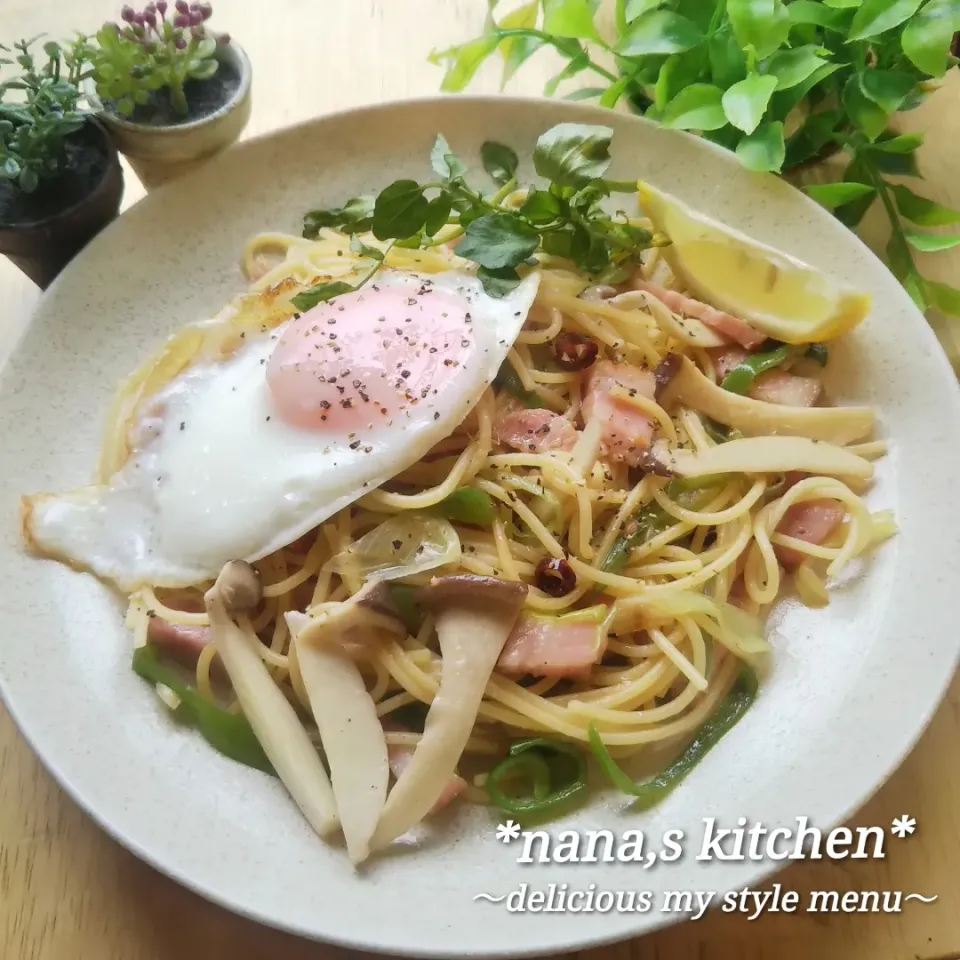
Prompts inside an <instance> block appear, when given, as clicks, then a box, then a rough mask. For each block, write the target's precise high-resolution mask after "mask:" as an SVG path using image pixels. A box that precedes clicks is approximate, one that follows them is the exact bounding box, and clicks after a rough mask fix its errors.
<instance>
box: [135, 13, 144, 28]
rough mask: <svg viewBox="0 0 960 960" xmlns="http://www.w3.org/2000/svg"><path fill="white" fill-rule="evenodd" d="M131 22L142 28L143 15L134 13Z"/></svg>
mask: <svg viewBox="0 0 960 960" xmlns="http://www.w3.org/2000/svg"><path fill="white" fill-rule="evenodd" d="M133 22H134V23H135V24H136V25H137V26H138V27H142V26H143V14H142V13H135V14H134V15H133Z"/></svg>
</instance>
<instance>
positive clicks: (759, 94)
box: [431, 0, 960, 316]
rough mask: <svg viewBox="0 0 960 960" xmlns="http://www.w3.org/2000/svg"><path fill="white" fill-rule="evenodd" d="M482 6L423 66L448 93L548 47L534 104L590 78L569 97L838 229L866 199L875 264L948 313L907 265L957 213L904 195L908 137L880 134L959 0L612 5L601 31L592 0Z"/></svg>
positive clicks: (957, 11) (912, 190)
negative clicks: (880, 229) (712, 161)
mask: <svg viewBox="0 0 960 960" xmlns="http://www.w3.org/2000/svg"><path fill="white" fill-rule="evenodd" d="M496 7H497V0H492V2H491V4H490V15H489V16H488V18H487V24H486V27H485V30H484V33H483V35H482V36H481V37H478V38H476V39H474V40H470V41H468V42H467V43H464V44H461V45H459V46H457V47H453V48H451V49H449V50H444V51H440V52H437V53H434V54H433V55H432V56H431V59H432V60H433V62H435V63H441V62H443V63H445V64H446V67H447V71H446V75H445V76H444V79H443V83H442V89H443V90H446V91H456V90H462V89H463V88H464V87H466V86H467V85H468V84H469V82H470V80H471V79H472V78H473V76H474V74H475V73H476V71H477V69H478V68H479V67H480V65H481V64H482V63H483V61H484V60H486V59H487V58H488V57H490V56H492V55H494V54H496V53H498V52H499V54H500V55H501V56H502V58H503V71H504V80H506V79H508V78H509V77H510V76H511V75H512V74H513V73H514V72H515V71H516V70H517V69H518V68H519V67H520V66H521V65H522V64H523V63H524V61H525V60H527V59H528V58H529V57H530V56H531V55H533V54H534V53H536V52H537V51H538V50H539V49H541V48H544V47H552V48H553V49H554V50H555V51H557V52H558V53H559V54H560V55H561V56H562V57H564V58H565V59H566V61H567V62H566V65H565V66H564V68H563V69H562V70H561V71H560V73H559V74H558V75H557V76H556V77H554V78H553V79H552V80H551V81H550V82H549V83H548V84H547V87H546V89H545V91H544V92H545V93H546V94H547V95H549V96H552V95H553V94H554V93H555V92H556V91H557V89H558V87H559V86H560V84H562V83H563V82H564V81H566V80H569V79H570V78H573V77H577V76H580V75H583V76H588V75H589V77H590V85H589V86H582V87H580V88H578V89H575V90H573V91H572V92H571V93H569V94H568V96H569V97H570V98H571V99H577V100H584V99H594V100H597V101H598V102H599V103H600V105H601V106H605V107H613V106H615V105H616V104H617V103H618V102H620V101H625V102H626V103H628V104H629V105H630V108H631V109H633V110H635V111H637V112H639V113H642V114H643V115H644V116H646V117H648V118H649V119H651V120H654V121H656V122H658V123H660V124H662V125H663V126H666V127H672V128H674V129H679V130H689V131H691V132H694V133H698V134H700V135H701V136H703V137H705V138H707V139H709V140H712V141H714V142H715V143H719V144H721V145H722V146H724V147H726V148H728V149H730V150H733V151H735V152H736V154H737V157H738V158H739V159H740V162H741V163H742V164H743V165H744V166H746V167H747V168H749V169H751V170H758V171H771V172H774V173H779V174H782V175H783V176H785V177H786V178H787V179H789V180H791V181H792V182H793V183H795V184H796V185H800V186H803V188H804V189H805V190H806V192H807V193H809V194H810V196H812V197H813V198H814V199H816V200H817V201H819V202H820V203H821V204H823V205H824V206H826V207H827V208H829V209H830V210H832V211H833V212H834V213H835V214H836V216H837V217H838V218H839V219H840V220H842V221H843V223H845V224H846V225H847V226H849V227H851V228H855V227H856V226H857V225H858V224H859V223H860V221H861V220H862V219H863V217H864V215H865V214H866V212H867V209H868V208H869V207H871V206H872V205H873V204H874V203H875V202H876V203H879V204H880V206H881V207H882V209H883V211H884V215H885V216H886V217H887V218H888V219H889V222H890V231H891V232H890V240H889V243H888V244H887V246H886V250H885V251H884V253H885V255H886V260H887V263H888V265H889V267H890V269H891V270H892V271H893V273H894V274H895V275H896V276H897V278H898V279H899V280H900V281H901V282H902V283H903V285H904V287H905V288H906V289H907V291H908V292H909V293H910V295H911V296H912V297H913V299H914V301H915V302H916V303H917V305H918V306H919V307H920V309H921V310H926V309H928V308H931V307H933V308H936V309H938V310H940V311H941V312H942V313H944V314H948V315H951V316H960V289H956V288H955V287H952V286H949V285H948V284H945V283H938V282H935V281H932V280H928V279H927V278H925V277H923V276H922V275H921V273H920V271H919V269H918V267H917V264H916V261H915V259H914V251H922V252H933V251H937V250H946V249H949V248H950V247H954V246H957V245H960V234H957V233H951V234H944V233H942V232H940V231H935V232H930V231H929V230H928V229H927V228H938V227H944V226H956V225H960V211H956V210H950V209H948V208H946V207H943V206H941V205H939V204H937V203H934V202H933V201H931V200H930V199H928V198H927V197H924V196H922V195H921V194H920V193H918V192H917V191H918V190H919V189H920V187H919V186H918V184H917V180H916V179H910V178H916V177H918V176H919V173H918V170H917V165H916V159H915V151H916V149H917V147H919V146H920V144H921V143H922V141H923V137H922V136H921V135H920V134H906V135H897V132H896V129H895V124H896V116H897V114H898V113H899V112H902V111H905V110H910V109H912V108H914V107H916V106H917V105H918V104H919V103H921V102H922V101H923V99H924V98H925V97H927V96H928V95H929V94H930V93H932V92H933V91H934V90H936V88H937V86H938V85H939V83H940V79H941V78H942V77H943V76H944V74H945V73H946V71H947V69H949V68H950V67H952V66H954V65H955V64H956V63H957V56H958V55H960V50H957V49H956V38H955V37H954V34H955V33H956V31H958V30H960V0H897V2H893V0H788V2H784V0H763V2H754V0H616V2H615V4H614V3H613V2H611V4H610V7H611V8H612V12H613V17H612V21H613V22H612V23H610V24H609V25H606V24H601V22H600V18H599V17H597V13H598V10H599V8H600V0H529V2H526V3H524V4H523V5H522V6H520V7H518V8H516V9H514V10H512V11H511V12H510V13H508V14H506V15H504V16H502V17H500V18H499V19H496V18H495V13H496V10H495V8H496ZM952 44H953V46H954V49H953V52H951V45H952ZM891 178H895V179H891ZM903 178H908V183H909V186H908V185H907V183H903V182H902V180H903Z"/></svg>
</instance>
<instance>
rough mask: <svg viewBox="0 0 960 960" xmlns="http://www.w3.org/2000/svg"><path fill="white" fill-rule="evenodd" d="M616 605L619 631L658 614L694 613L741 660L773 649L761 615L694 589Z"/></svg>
mask: <svg viewBox="0 0 960 960" xmlns="http://www.w3.org/2000/svg"><path fill="white" fill-rule="evenodd" d="M617 608H618V609H617V613H616V616H615V620H614V624H613V630H614V631H615V632H616V633H626V632H627V631H628V630H631V629H636V628H637V627H638V626H640V625H642V624H643V623H644V622H645V621H646V620H647V619H654V618H656V617H658V616H660V617H664V618H666V619H673V618H675V617H683V616H692V617H694V619H695V620H696V621H697V623H699V624H700V626H701V627H702V628H703V629H704V630H705V631H706V632H707V633H709V634H710V635H711V636H712V637H714V638H715V639H716V640H719V641H720V643H722V644H723V645H724V646H725V647H726V648H727V649H728V650H729V651H730V652H731V653H732V654H734V655H735V656H737V657H740V658H741V659H750V658H751V657H755V656H757V655H759V654H763V653H767V652H768V651H769V650H770V644H769V643H767V641H766V640H765V639H764V636H763V626H762V624H761V622H760V619H759V617H756V616H754V615H753V614H752V613H748V612H747V611H746V610H741V609H740V608H739V607H735V606H734V605H733V604H732V603H718V602H717V601H716V600H713V599H711V598H710V597H708V596H706V595H705V594H702V593H695V592H694V591H692V590H680V591H677V592H676V593H669V594H664V595H663V596H649V597H642V598H641V597H638V598H636V599H629V600H621V601H619V603H618V604H617Z"/></svg>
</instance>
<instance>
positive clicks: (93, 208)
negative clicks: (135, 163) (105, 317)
mask: <svg viewBox="0 0 960 960" xmlns="http://www.w3.org/2000/svg"><path fill="white" fill-rule="evenodd" d="M90 125H91V129H92V130H93V132H94V137H95V138H96V139H97V140H98V141H99V146H101V147H102V150H103V152H104V153H105V155H106V157H107V166H106V169H105V170H104V172H103V175H102V176H101V178H100V181H99V182H98V183H97V185H96V186H95V187H94V188H93V189H92V190H91V191H90V192H89V193H88V194H87V195H86V196H84V197H79V198H78V199H77V201H76V202H75V203H73V204H71V205H70V206H68V207H66V208H65V209H63V210H61V211H60V212H59V213H56V214H53V215H52V216H49V217H46V218H44V219H42V220H36V221H32V222H24V223H17V224H8V225H0V253H2V254H4V255H6V256H7V257H8V258H9V259H10V260H11V261H12V262H13V263H14V264H16V266H18V267H19V268H20V269H21V270H22V271H23V272H24V273H25V274H26V275H27V276H28V277H29V278H30V279H31V280H33V282H34V283H36V284H37V286H39V287H41V288H42V289H46V287H48V286H49V285H50V284H51V283H52V282H53V279H54V277H56V276H57V274H58V273H60V271H61V270H62V269H63V268H64V267H65V266H66V265H67V263H69V262H70V260H72V259H73V257H74V256H75V255H76V254H77V253H79V252H80V250H81V249H82V248H83V247H84V246H86V245H87V243H88V242H89V241H90V240H92V239H93V238H94V237H95V236H96V235H97V234H98V233H99V232H100V231H101V230H102V229H103V228H104V227H105V226H106V225H107V224H108V223H110V221H111V220H113V219H114V218H115V217H116V215H117V212H118V210H119V209H120V200H121V198H122V197H123V171H122V169H121V167H120V161H119V158H118V157H117V150H116V147H114V145H113V142H112V141H111V139H110V137H109V136H108V135H107V132H106V130H104V128H103V126H102V125H101V124H100V123H98V122H97V121H95V120H92V121H90ZM41 189H42V187H41Z"/></svg>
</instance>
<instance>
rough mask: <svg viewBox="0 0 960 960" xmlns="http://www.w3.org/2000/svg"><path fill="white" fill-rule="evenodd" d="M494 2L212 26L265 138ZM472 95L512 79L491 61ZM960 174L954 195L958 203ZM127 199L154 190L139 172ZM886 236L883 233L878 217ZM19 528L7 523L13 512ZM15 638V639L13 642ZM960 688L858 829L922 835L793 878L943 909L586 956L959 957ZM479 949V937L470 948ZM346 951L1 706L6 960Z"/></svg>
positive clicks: (780, 922)
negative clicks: (104, 789)
mask: <svg viewBox="0 0 960 960" xmlns="http://www.w3.org/2000/svg"><path fill="white" fill-rule="evenodd" d="M118 6H119V3H118V2H114V0H71V2H70V3H63V2H62V0H3V2H2V4H0V39H2V40H3V41H4V42H7V43H9V42H10V41H12V40H15V39H17V38H19V37H20V36H31V35H33V34H34V33H39V32H42V31H46V32H47V33H49V34H51V35H54V36H65V35H69V33H70V32H71V31H72V30H74V29H85V30H87V31H93V30H95V29H96V28H97V26H99V24H100V23H101V22H102V20H104V19H106V18H108V17H111V16H115V15H116V13H117V11H118ZM486 6H487V5H486V3H485V2H484V0H265V2H262V3H257V2H256V0H217V4H216V16H215V21H214V22H215V23H216V24H218V25H219V26H220V28H221V29H227V30H229V31H230V33H231V34H233V36H235V37H236V38H238V40H239V41H240V42H241V43H242V44H243V45H244V46H245V47H246V49H247V51H248V53H249V54H250V56H251V59H252V61H253V63H254V71H255V81H254V107H253V118H252V121H251V123H250V126H249V129H248V130H247V135H248V136H250V135H256V134H260V133H263V132H265V131H268V130H272V129H273V128H275V127H281V126H284V125H286V124H290V123H293V122H295V121H298V120H301V119H303V118H306V117H311V116H314V115H316V114H318V113H322V112H324V111H329V110H333V109H337V108H342V107H348V106H352V105H355V104H363V103H370V102H374V101H379V100H384V99H391V98H397V97H402V96H407V95H416V94H429V93H433V92H435V91H436V89H437V86H438V84H439V81H440V72H439V70H438V69H437V68H435V67H432V66H430V65H429V64H427V63H426V61H425V59H424V58H425V56H426V54H427V53H428V52H429V50H430V49H431V48H432V47H435V46H447V45H450V44H452V43H456V42H459V41H461V40H463V39H465V38H468V37H471V36H475V35H476V34H477V32H478V31H479V29H480V27H481V24H482V22H483V18H484V14H485V10H486ZM553 67H554V64H553V63H551V62H550V61H549V58H547V60H546V61H538V60H536V59H535V60H534V61H532V62H531V64H530V65H528V67H527V68H526V69H525V70H524V71H522V75H521V76H520V77H519V78H517V79H516V81H515V82H514V84H513V85H512V86H511V88H510V92H523V93H537V92H539V90H540V88H541V85H542V82H543V80H544V78H545V77H546V76H549V75H550V74H551V73H552V72H553V70H552V68H553ZM478 81H479V82H477V83H475V85H474V89H476V90H481V91H486V92H492V91H495V90H496V89H497V76H496V71H495V70H494V69H491V70H489V71H485V72H484V73H483V74H482V75H481V76H480V77H479V78H478ZM949 87H950V89H948V90H944V91H941V92H940V93H939V94H938V95H937V96H936V97H935V98H934V99H933V100H932V101H930V102H929V103H928V104H927V105H926V106H925V107H923V108H922V109H921V110H918V111H915V112H914V113H913V114H910V115H908V117H906V118H905V123H904V126H905V127H908V128H909V129H926V130H927V131H928V143H927V144H926V145H925V146H924V148H923V151H922V154H921V166H922V167H923V168H924V170H925V172H926V175H927V179H928V181H929V187H930V188H931V190H932V192H933V195H934V196H935V198H936V199H938V200H940V201H942V202H946V203H951V205H953V206H958V205H960V177H957V172H958V160H960V120H958V116H957V112H956V111H954V112H953V113H951V112H950V109H949V108H950V105H951V103H955V102H956V96H957V92H958V90H960V77H958V75H957V71H953V77H952V78H951V81H950V82H949ZM951 174H952V175H953V176H952V179H953V186H952V190H953V197H952V199H951V197H950V190H951V187H950V186H949V185H950V181H951ZM127 183H128V186H127V196H126V202H127V203H132V202H134V201H135V200H136V199H137V198H138V197H139V196H140V195H141V193H142V191H141V190H140V188H139V186H138V185H137V182H136V180H135V179H134V178H133V177H132V176H131V177H128V181H127ZM871 229H872V228H871ZM925 269H927V270H928V271H929V273H930V274H931V275H935V276H937V277H938V278H940V279H944V280H948V279H951V274H952V275H953V276H952V280H953V282H954V283H955V282H956V278H957V274H958V272H960V253H957V252H955V253H954V254H953V255H951V254H938V255H936V256H935V257H931V258H930V263H929V264H928V265H925ZM0 290H2V300H3V303H4V306H5V309H4V310H3V312H2V313H0V363H2V362H3V361H4V360H5V359H6V356H7V355H8V354H9V352H10V350H11V349H12V347H13V345H14V343H15V341H16V339H17V335H18V333H19V332H20V330H21V329H22V328H23V326H24V325H25V324H26V323H27V322H28V319H29V315H30V312H31V310H32V308H33V306H34V304H35V303H36V301H37V297H38V292H37V290H36V289H35V288H34V287H32V286H31V285H30V284H29V283H28V282H27V281H26V280H25V279H24V278H23V277H22V276H21V275H20V274H19V273H18V272H17V270H16V269H15V268H13V267H12V266H11V265H10V264H9V263H8V262H7V261H6V260H0ZM4 522H10V521H9V518H6V520H5V521H4ZM6 642H13V638H7V639H6ZM958 747H960V683H958V682H957V681H955V682H954V685H953V687H952V688H951V692H950V696H949V698H948V700H947V702H946V703H945V704H944V705H943V706H942V707H941V709H940V711H939V712H938V713H937V715H936V718H935V719H934V721H933V723H932V725H931V726H930V728H929V729H928V730H927V732H926V733H925V734H924V736H923V738H922V740H921V741H920V744H919V745H918V746H917V748H916V749H915V750H914V752H913V753H912V754H911V755H910V756H909V757H908V758H907V760H906V761H905V762H904V764H903V766H902V767H901V768H900V770H899V771H898V772H897V773H896V774H895V775H894V777H893V778H892V779H891V780H890V782H889V783H887V784H886V786H884V787H883V789H882V790H881V791H880V792H879V793H878V794H877V796H876V797H875V798H874V799H873V800H872V801H871V802H870V803H868V804H867V806H866V807H864V809H863V810H861V811H860V813H859V814H858V815H857V816H856V818H855V822H856V823H857V824H864V825H873V824H888V823H889V822H890V821H891V820H892V818H893V817H895V816H898V815H900V814H905V813H909V814H910V815H912V816H914V817H916V818H917V821H918V824H919V826H918V831H917V834H916V835H915V836H914V837H913V838H911V839H910V841H909V842H905V843H898V844H893V845H890V847H889V858H888V859H887V860H886V861H877V862H872V861H871V862H863V861H860V862H851V861H846V862H837V863H834V864H816V863H814V862H810V863H806V864H797V865H793V866H791V867H789V868H788V869H786V870H785V871H783V872H782V873H781V874H780V875H779V876H778V878H777V879H778V880H779V881H780V882H781V883H783V884H784V885H785V887H787V888H788V889H795V890H798V891H800V892H801V893H803V892H805V891H806V890H808V889H840V890H845V889H881V890H883V889H890V890H904V891H912V890H919V891H922V892H925V893H927V894H933V893H936V894H939V900H938V901H937V902H936V903H935V904H932V905H930V906H926V905H923V904H919V903H916V902H914V903H910V904H907V905H906V906H905V908H904V910H903V912H902V913H901V914H899V915H888V916H884V915H852V916H845V915H832V916H827V917H822V916H817V915H815V914H802V915H794V916H786V917H784V916H780V917H778V916H776V915H769V914H767V915H764V916H763V917H761V918H760V919H759V920H757V921H754V922H752V923H751V922H748V921H747V920H746V919H745V918H744V917H742V916H740V915H723V914H716V915H714V914H711V915H709V916H708V917H707V918H706V919H704V920H701V921H699V922H697V923H687V924H683V925H681V926H677V927H673V928H671V929H668V930H665V931H663V932H661V933H658V934H655V935H652V936H649V937H645V938H642V939H640V940H636V941H634V942H632V943H626V944H622V945H620V946H615V947H607V948H602V949H597V950H593V951H589V952H588V953H587V955H588V956H589V957H590V958H591V960H615V958H617V960H619V958H622V960H628V958H629V960H655V958H669V960H688V958H690V960H692V958H697V960H773V958H776V960H801V958H802V960H807V958H810V957H816V958H817V960H914V958H918V960H919V958H923V960H928V958H947V957H960V873H958V870H957V867H956V863H957V859H958V856H960V765H958V764H957V763H956V758H957V752H958ZM464 947H465V948H466V949H469V947H470V945H469V944H464ZM334 952H341V951H333V950H332V949H328V948H325V947H320V946H317V945H315V944H309V943H306V942H303V941H298V940H295V939H293V938H292V937H288V936H285V935H283V934H279V933H276V932H274V931H271V930H267V929H264V928H261V927H258V926H255V925H254V924H252V923H250V922H248V921H245V920H241V919H239V918H237V917H234V916H232V915H231V914H229V913H227V912H226V911H224V910H221V909H219V908H217V907H214V906H212V905H210V904H209V903H206V902H205V901H203V900H201V899H200V898H199V897H197V896H194V895H193V894H191V893H188V892H187V891H185V890H183V889H181V888H180V887H178V886H177V885H176V884H174V883H173V882H171V881H170V880H167V879H166V878H165V877H163V876H161V875H160V874H158V873H156V872H154V871H153V870H152V869H151V868H150V867H147V866H145V865H144V864H142V863H141V862H140V861H138V860H137V859H136V858H134V857H133V856H132V855H131V854H129V853H127V852H126V851H125V850H124V849H122V848H121V847H119V846H118V845H117V844H115V843H114V842H113V841H112V840H110V839H108V838H107V837H106V836H105V835H104V834H103V833H101V832H100V830H99V829H98V828H97V827H96V826H94V824H93V823H92V822H91V821H90V820H88V819H87V818H86V816H85V815H84V814H82V813H81V812H80V811H79V810H78V809H77V808H76V807H75V806H74V805H73V803H72V802H71V801H70V800H69V799H67V797H66V796H64V794H63V793H62V792H61V791H60V789H59V788H58V787H57V786H56V785H55V784H54V782H53V781H52V780H51V778H50V777H49V776H48V775H47V774H46V772H45V771H44V770H43V769H42V767H41V766H40V764H39V763H38V762H37V761H36V760H35V759H34V757H33V755H32V754H31V753H30V751H29V749H28V748H27V746H26V744H25V743H24V741H23V740H22V738H21V737H20V735H19V734H18V733H17V731H16V729H15V728H14V726H13V724H12V723H11V722H10V720H9V718H8V717H7V716H6V714H3V713H2V711H0V957H3V958H4V960H201V958H202V960H208V958H211V960H212V958H220V957H230V958H231V960H255V958H257V960H259V958H267V957H269V958H271V960H302V958H307V957H310V958H316V957H320V956H326V955H330V954H332V953H334Z"/></svg>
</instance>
